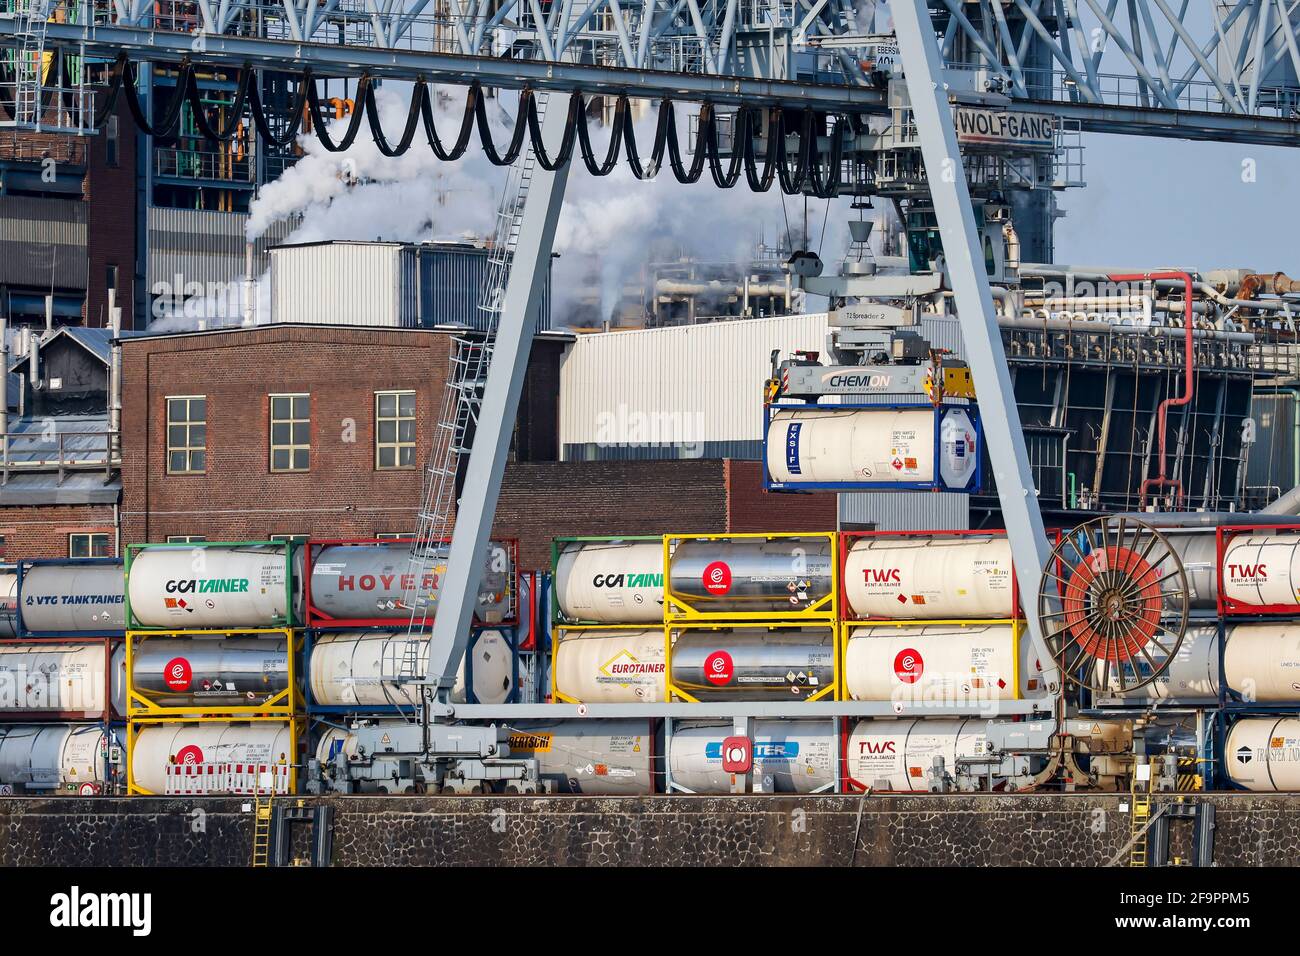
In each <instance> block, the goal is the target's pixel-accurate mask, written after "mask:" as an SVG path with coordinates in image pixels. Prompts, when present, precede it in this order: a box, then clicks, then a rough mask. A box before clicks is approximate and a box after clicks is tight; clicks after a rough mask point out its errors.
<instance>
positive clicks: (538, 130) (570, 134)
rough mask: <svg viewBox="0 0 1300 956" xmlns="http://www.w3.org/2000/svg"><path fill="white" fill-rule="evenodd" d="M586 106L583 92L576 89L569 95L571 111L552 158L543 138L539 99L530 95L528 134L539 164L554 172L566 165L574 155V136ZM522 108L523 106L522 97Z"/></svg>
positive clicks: (569, 108)
mask: <svg viewBox="0 0 1300 956" xmlns="http://www.w3.org/2000/svg"><path fill="white" fill-rule="evenodd" d="M584 106H585V104H584V103H583V101H582V92H581V91H580V90H574V91H573V93H572V94H571V95H570V96H569V106H568V110H569V113H568V118H567V119H566V120H565V123H564V136H563V138H562V139H561V140H560V148H559V151H558V152H556V154H555V157H554V158H552V157H551V156H550V154H549V153H547V152H546V141H545V140H543V139H542V124H541V118H540V117H539V116H538V115H537V99H536V97H533V96H529V97H528V135H529V138H530V139H531V140H532V144H533V155H534V156H535V157H536V158H537V165H539V166H541V167H542V169H544V170H546V171H547V172H548V173H553V172H555V171H556V170H557V169H560V168H561V167H563V166H564V165H566V164H567V163H568V162H569V158H570V157H571V156H572V155H573V143H574V137H575V135H576V134H577V130H578V123H580V122H582V121H583V115H584V114H583V109H584ZM520 108H521V109H522V108H523V103H522V98H521V102H520ZM552 108H554V107H553V106H552Z"/></svg>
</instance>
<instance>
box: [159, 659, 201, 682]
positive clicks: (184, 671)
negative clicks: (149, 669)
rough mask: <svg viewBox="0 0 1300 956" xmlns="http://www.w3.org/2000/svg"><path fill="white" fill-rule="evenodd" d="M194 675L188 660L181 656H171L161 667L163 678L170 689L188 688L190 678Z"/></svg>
mask: <svg viewBox="0 0 1300 956" xmlns="http://www.w3.org/2000/svg"><path fill="white" fill-rule="evenodd" d="M193 677H194V672H193V671H192V670H191V669H190V662H189V661H187V660H186V659H185V658H183V657H173V658H172V659H171V660H169V661H168V662H167V666H166V667H164V668H163V680H164V681H166V682H167V686H168V687H170V688H171V689H172V690H189V689H190V680H191V679H192V678H193Z"/></svg>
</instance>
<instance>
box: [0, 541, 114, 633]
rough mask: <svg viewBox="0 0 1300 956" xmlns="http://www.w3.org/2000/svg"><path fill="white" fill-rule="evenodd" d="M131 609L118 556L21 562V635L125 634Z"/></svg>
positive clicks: (19, 628) (19, 625)
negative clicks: (127, 603)
mask: <svg viewBox="0 0 1300 956" xmlns="http://www.w3.org/2000/svg"><path fill="white" fill-rule="evenodd" d="M125 612H126V598H125V589H124V585H123V579H122V562H121V560H119V559H118V558H76V559H68V560H66V561H64V560H52V561H20V562H19V563H18V628H17V629H18V636H19V637H37V638H43V637H74V636H75V637H120V636H121V635H122V633H123V631H124V630H125V628H126V613H125Z"/></svg>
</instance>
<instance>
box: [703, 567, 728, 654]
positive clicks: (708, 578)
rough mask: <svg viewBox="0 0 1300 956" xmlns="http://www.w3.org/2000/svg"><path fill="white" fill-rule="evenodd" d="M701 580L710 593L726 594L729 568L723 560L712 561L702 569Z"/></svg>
mask: <svg viewBox="0 0 1300 956" xmlns="http://www.w3.org/2000/svg"><path fill="white" fill-rule="evenodd" d="M703 581H704V590H706V591H708V592H709V593H710V594H726V593H727V592H728V591H730V590H731V568H729V567H727V563H726V562H725V561H714V562H713V563H712V564H710V565H709V566H708V567H707V568H705V569H704V578H703ZM728 660H730V658H728Z"/></svg>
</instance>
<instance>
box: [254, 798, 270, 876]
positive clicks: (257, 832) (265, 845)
mask: <svg viewBox="0 0 1300 956" xmlns="http://www.w3.org/2000/svg"><path fill="white" fill-rule="evenodd" d="M253 800H254V801H255V802H254V804H253V863H252V865H253V866H259V867H260V866H270V865H271V863H270V860H271V811H272V806H273V803H272V801H273V800H274V797H273V796H272V795H271V794H269V793H257V794H254V795H253Z"/></svg>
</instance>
